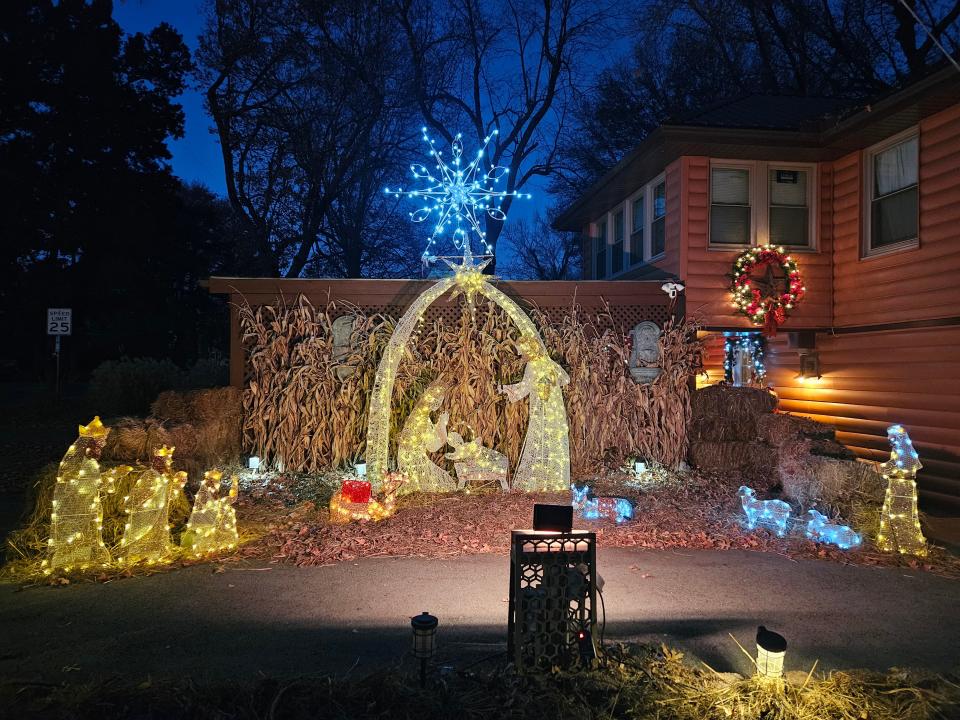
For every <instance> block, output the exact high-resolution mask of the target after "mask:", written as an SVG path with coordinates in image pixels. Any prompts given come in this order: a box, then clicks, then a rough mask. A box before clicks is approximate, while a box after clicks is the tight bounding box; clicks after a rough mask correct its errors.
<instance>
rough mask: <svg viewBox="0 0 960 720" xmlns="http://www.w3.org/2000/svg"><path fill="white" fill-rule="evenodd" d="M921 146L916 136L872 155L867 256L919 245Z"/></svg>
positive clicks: (873, 152)
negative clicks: (877, 252) (872, 253)
mask: <svg viewBox="0 0 960 720" xmlns="http://www.w3.org/2000/svg"><path fill="white" fill-rule="evenodd" d="M918 154H919V142H918V138H917V136H916V135H914V136H913V137H909V138H907V139H905V140H901V141H899V142H897V143H896V144H893V145H887V146H886V147H881V148H880V149H878V150H875V151H872V152H869V153H868V155H867V157H868V164H869V175H868V181H869V193H870V194H869V198H870V207H869V208H868V212H869V221H868V222H869V233H867V236H868V246H867V248H866V250H867V254H869V253H871V252H876V251H880V252H882V251H886V250H891V249H897V248H900V247H905V246H912V245H915V244H916V243H917V239H918V225H919V208H918V201H919V193H918V190H919V183H918V175H919V155H918Z"/></svg>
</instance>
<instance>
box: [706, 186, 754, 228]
mask: <svg viewBox="0 0 960 720" xmlns="http://www.w3.org/2000/svg"><path fill="white" fill-rule="evenodd" d="M752 215H753V212H752V208H751V205H750V170H749V168H725V167H714V168H712V169H711V171H710V244H711V245H720V246H747V245H750V244H751V241H752V238H753V235H752V228H751V222H752Z"/></svg>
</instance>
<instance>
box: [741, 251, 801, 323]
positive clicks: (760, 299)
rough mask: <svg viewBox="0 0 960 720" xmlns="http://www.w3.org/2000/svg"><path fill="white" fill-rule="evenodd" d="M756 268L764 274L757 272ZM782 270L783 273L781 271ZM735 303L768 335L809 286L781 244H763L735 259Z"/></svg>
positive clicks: (784, 318)
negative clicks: (756, 274) (776, 245)
mask: <svg viewBox="0 0 960 720" xmlns="http://www.w3.org/2000/svg"><path fill="white" fill-rule="evenodd" d="M757 270H763V271H764V272H763V275H760V276H755V275H754V273H755V272H756V271H757ZM778 271H782V275H778ZM731 277H732V278H733V282H732V283H731V285H730V292H732V293H733V305H734V307H736V309H737V312H738V313H740V314H741V315H746V316H747V317H748V318H750V321H751V322H752V323H753V324H754V325H762V326H763V332H764V334H766V335H776V334H777V328H778V327H779V326H780V325H782V324H783V323H784V321H785V320H786V319H787V317H788V316H789V314H790V311H791V310H792V309H793V308H794V307H796V305H797V303H798V302H800V300H801V298H803V295H804V293H805V292H806V288H805V287H804V286H803V280H802V279H801V278H800V271H799V270H798V269H797V263H796V261H795V260H794V259H793V258H792V257H790V255H788V254H786V253H785V252H784V250H783V248H782V247H775V246H773V245H762V246H760V247H755V248H751V249H750V250H747V251H746V252H744V253H742V254H741V255H740V256H739V257H738V258H737V259H736V261H735V262H734V263H733V273H732V275H731Z"/></svg>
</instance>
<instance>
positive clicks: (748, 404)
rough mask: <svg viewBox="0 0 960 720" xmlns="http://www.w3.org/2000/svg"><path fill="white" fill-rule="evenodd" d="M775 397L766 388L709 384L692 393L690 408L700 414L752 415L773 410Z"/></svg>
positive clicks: (695, 415) (775, 404)
mask: <svg viewBox="0 0 960 720" xmlns="http://www.w3.org/2000/svg"><path fill="white" fill-rule="evenodd" d="M776 407H777V397H776V396H775V395H773V394H772V393H770V392H767V391H766V390H760V389H759V388H751V387H734V386H732V385H710V386H709V387H705V388H701V389H700V390H697V391H696V392H695V393H693V397H692V398H691V399H690V408H691V411H692V413H693V415H694V417H698V416H700V415H725V414H730V415H737V416H753V417H756V416H758V415H764V414H766V413H770V412H773V410H774V409H775V408H776Z"/></svg>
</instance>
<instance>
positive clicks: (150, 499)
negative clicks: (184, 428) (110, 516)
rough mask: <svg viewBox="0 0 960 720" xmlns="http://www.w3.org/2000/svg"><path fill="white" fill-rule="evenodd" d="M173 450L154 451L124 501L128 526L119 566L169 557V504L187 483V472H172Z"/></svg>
mask: <svg viewBox="0 0 960 720" xmlns="http://www.w3.org/2000/svg"><path fill="white" fill-rule="evenodd" d="M174 450H175V448H174V447H167V446H166V445H164V446H163V447H161V448H157V449H156V450H154V451H153V459H152V462H151V465H150V467H148V468H146V469H145V470H144V471H143V472H142V473H140V477H138V478H137V482H136V484H135V485H134V486H133V488H132V489H131V490H130V494H129V495H127V496H126V497H125V498H124V499H123V500H124V512H126V514H127V523H126V526H125V527H124V531H123V538H122V539H121V540H120V550H119V552H120V557H118V558H117V561H118V562H120V563H126V564H131V563H136V562H146V563H147V564H148V565H152V564H153V563H157V562H163V561H166V560H167V559H168V558H169V555H170V553H171V552H172V550H173V547H172V545H171V542H170V525H169V524H168V523H169V516H170V504H171V502H173V500H175V499H176V498H177V497H178V496H179V495H180V491H181V490H182V489H183V486H184V484H185V483H186V482H187V474H186V473H185V472H174V471H173V451H174Z"/></svg>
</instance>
